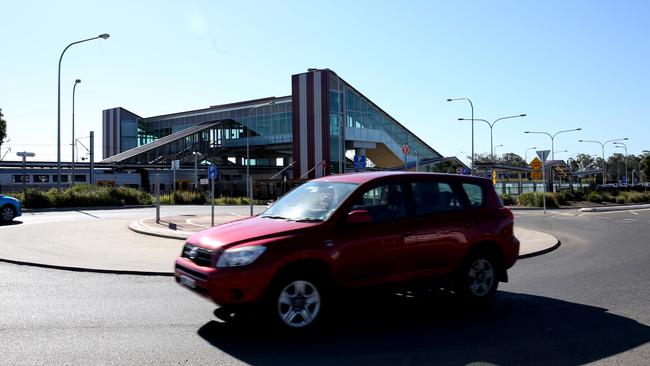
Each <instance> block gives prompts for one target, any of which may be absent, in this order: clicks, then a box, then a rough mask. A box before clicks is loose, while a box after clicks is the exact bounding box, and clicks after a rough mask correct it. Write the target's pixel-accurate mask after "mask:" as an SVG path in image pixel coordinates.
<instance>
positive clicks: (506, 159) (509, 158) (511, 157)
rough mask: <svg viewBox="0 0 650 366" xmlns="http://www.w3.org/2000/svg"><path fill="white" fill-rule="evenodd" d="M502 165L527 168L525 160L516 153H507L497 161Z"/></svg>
mask: <svg viewBox="0 0 650 366" xmlns="http://www.w3.org/2000/svg"><path fill="white" fill-rule="evenodd" d="M497 161H498V162H499V163H500V164H506V165H510V166H527V165H528V164H526V162H525V161H524V159H523V158H522V157H521V156H519V155H517V154H515V153H505V154H503V155H501V157H500V158H499V159H498V160H497Z"/></svg>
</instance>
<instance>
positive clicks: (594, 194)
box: [587, 192, 603, 203]
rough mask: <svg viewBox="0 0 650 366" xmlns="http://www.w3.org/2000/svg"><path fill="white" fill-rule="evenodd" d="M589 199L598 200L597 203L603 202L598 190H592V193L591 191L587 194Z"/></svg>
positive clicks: (591, 200)
mask: <svg viewBox="0 0 650 366" xmlns="http://www.w3.org/2000/svg"><path fill="white" fill-rule="evenodd" d="M587 199H588V200H589V201H590V202H596V203H600V202H603V199H602V197H601V196H600V194H598V192H591V193H589V195H588V196H587Z"/></svg>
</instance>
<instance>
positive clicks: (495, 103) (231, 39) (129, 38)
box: [0, 0, 650, 160]
mask: <svg viewBox="0 0 650 366" xmlns="http://www.w3.org/2000/svg"><path fill="white" fill-rule="evenodd" d="M0 9H2V21H1V22H0V47H1V48H0V50H1V51H0V108H2V109H3V113H4V114H5V119H6V120H7V121H8V134H9V137H10V138H11V141H10V142H9V143H8V144H7V145H4V146H3V149H2V153H4V152H5V151H6V150H7V148H8V147H11V148H12V152H11V153H10V154H8V155H7V159H12V160H16V159H17V157H16V156H15V152H16V151H22V150H28V151H29V150H31V151H34V152H36V154H37V157H36V159H37V160H56V85H57V80H56V78H57V63H58V58H59V55H60V54H61V51H62V50H63V48H64V47H65V46H66V45H67V44H68V43H70V42H73V41H76V40H80V39H83V38H87V37H92V36H96V35H98V34H100V33H110V35H111V38H110V39H108V40H106V41H104V40H96V41H92V42H88V43H84V44H81V45H76V46H73V47H72V48H70V49H69V50H68V51H67V52H66V54H65V57H64V60H63V66H62V142H63V147H62V156H63V159H64V160H69V159H70V146H69V144H70V140H71V103H72V102H71V100H72V86H73V83H74V80H75V79H77V78H79V79H82V83H81V84H80V85H79V86H78V87H77V94H76V104H77V106H76V114H75V116H76V118H75V120H76V131H77V133H76V135H77V136H78V137H84V136H88V131H90V130H94V131H95V134H96V141H97V145H98V146H97V154H96V160H100V159H101V153H100V151H101V150H100V148H101V146H100V145H101V130H102V128H101V111H102V110H103V109H106V108H111V107H116V106H122V107H125V108H127V109H129V110H131V111H132V112H135V113H137V114H139V115H141V116H143V117H148V116H153V115H159V114H165V113H172V112H178V111H185V110H190V109H196V108H205V107H207V106H209V105H214V104H221V103H228V102H234V101H240V100H246V99H253V98H259V97H265V96H272V95H275V96H281V95H289V94H290V93H291V83H290V75H292V74H295V73H299V72H303V71H305V70H306V69H307V68H310V67H318V68H326V67H327V68H330V69H332V70H334V71H336V72H337V73H338V74H339V75H340V76H341V77H343V78H344V79H346V80H347V81H348V82H350V83H351V84H352V85H354V86H355V87H356V88H357V89H359V90H360V91H361V92H362V93H364V94H365V95H366V96H367V97H369V98H370V99H372V100H373V101H374V102H375V103H376V104H378V105H379V106H381V107H382V108H383V109H384V110H385V111H387V112H388V113H390V114H391V115H392V116H393V117H394V118H396V119H397V120H398V121H400V122H401V123H402V124H404V125H405V126H407V127H408V128H409V129H411V130H412V131H413V132H415V133H416V134H417V135H419V136H420V137H421V138H422V139H423V140H424V141H426V142H427V143H428V144H429V145H431V146H432V147H433V148H434V149H436V150H438V151H439V152H440V153H441V154H443V155H446V156H451V155H458V156H459V157H461V156H464V155H468V154H469V152H470V149H471V140H470V123H469V122H458V121H457V118H458V117H470V113H469V112H470V110H469V105H468V104H467V103H464V102H455V103H447V102H446V101H445V100H446V98H449V97H470V98H471V99H472V101H473V102H474V107H475V117H476V118H484V119H488V120H494V119H496V118H499V117H502V116H507V115H512V114H520V113H527V114H528V117H526V118H520V119H512V120H505V121H500V122H499V123H498V124H497V125H496V126H495V127H494V144H495V145H500V144H503V145H504V146H503V147H501V148H498V149H497V153H498V154H502V153H504V152H514V153H517V154H519V155H522V156H523V155H524V152H525V151H526V149H527V148H529V147H533V146H537V147H538V148H540V149H542V148H544V149H546V148H548V149H550V139H549V138H548V137H545V136H542V135H526V134H524V133H523V131H524V130H542V131H548V132H554V131H558V130H563V129H569V128H574V127H582V128H583V131H581V132H580V133H567V134H562V135H559V136H558V137H557V138H556V141H555V149H556V151H559V150H565V149H567V150H569V152H568V153H563V154H557V156H556V158H559V159H567V158H568V157H570V156H573V155H575V154H577V153H580V152H585V153H589V154H598V155H599V156H600V153H601V148H600V146H598V145H597V144H585V143H582V144H581V143H578V142H577V140H578V139H585V140H601V141H604V140H608V139H614V138H621V137H629V138H630V141H628V146H629V153H630V154H639V153H641V151H642V150H644V149H650V124H649V123H648V122H649V116H650V112H648V111H647V110H646V106H648V102H649V101H650V92H649V90H650V89H649V88H648V86H649V84H650V83H649V82H650V71H649V70H650V68H649V67H648V65H649V61H650V47H649V46H650V37H649V35H650V22H649V21H648V15H649V14H650V2H647V1H624V0H623V1H609V2H603V1H599V2H594V1H444V2H443V1H403V0H402V1H377V0H375V1H350V0H346V1H337V0H328V1H281V0H276V1H132V0H131V1H110V2H106V1H60V2H59V1H54V2H53V1H28V0H24V1H3V3H2V6H1V8H0ZM475 128H476V130H475V133H476V138H475V143H476V145H475V150H476V152H477V153H483V152H485V153H487V152H488V151H489V146H490V140H489V136H490V135H489V128H488V127H487V125H486V124H485V123H482V122H477V123H476V126H475ZM82 142H84V143H85V144H87V142H88V140H87V139H85V140H84V139H83V138H82ZM614 152H623V150H622V149H616V148H614V147H613V146H612V145H611V144H610V145H609V146H608V148H607V150H606V155H610V154H612V153H614ZM531 154H532V153H529V159H530V157H531Z"/></svg>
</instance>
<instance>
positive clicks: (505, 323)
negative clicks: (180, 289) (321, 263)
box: [198, 291, 650, 365]
mask: <svg viewBox="0 0 650 366" xmlns="http://www.w3.org/2000/svg"><path fill="white" fill-rule="evenodd" d="M347 308H348V309H349V311H348V312H347V313H340V312H338V313H337V314H336V316H335V317H333V318H332V319H331V320H329V321H328V322H327V325H326V326H323V327H322V328H321V329H319V331H318V332H313V334H298V335H295V334H293V335H292V334H278V333H275V332H274V331H273V330H271V329H268V328H266V327H262V326H259V325H257V324H256V323H254V322H244V323H240V322H235V323H223V322H218V321H210V322H208V323H206V324H205V325H204V326H203V327H201V328H200V329H199V330H198V334H199V335H200V336H201V337H202V338H204V339H205V340H206V341H207V342H209V343H210V344H211V345H213V346H214V347H217V348H219V349H220V350H221V351H223V352H226V353H228V354H230V355H231V356H233V357H235V358H237V359H239V360H241V361H243V362H246V363H248V364H253V365H319V364H320V365H333V364H336V365H361V364H372V365H424V364H426V365H433V364H435V365H439V364H443V365H446V364H450V365H458V364H462V365H466V364H470V363H473V362H478V363H487V364H496V365H513V364H526V365H531V364H540V365H548V364H553V365H576V364H584V363H588V362H592V361H597V360H600V359H603V358H605V357H609V356H613V355H616V354H619V353H621V352H625V351H627V350H630V349H632V348H635V347H637V346H640V345H643V344H645V343H647V342H649V341H650V327H648V326H645V325H643V324H640V323H638V322H636V321H634V320H632V319H628V318H625V317H622V316H618V315H615V314H611V313H608V312H607V309H603V308H598V307H593V306H588V305H581V304H575V303H571V302H566V301H562V300H557V299H552V298H548V297H541V296H532V295H526V294H518V293H511V292H503V291H500V292H498V293H497V296H496V298H495V299H494V301H493V302H492V303H491V304H490V305H489V306H488V307H487V308H485V309H483V310H471V309H467V308H464V307H462V306H459V304H458V303H457V302H456V301H455V299H454V297H453V295H451V294H446V293H442V292H441V293H434V294H428V295H424V296H422V295H418V296H415V297H408V296H390V297H383V298H381V299H379V298H372V299H369V298H365V299H364V300H356V299H355V300H353V301H352V302H351V303H349V304H348V307H347Z"/></svg>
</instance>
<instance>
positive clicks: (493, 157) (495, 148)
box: [492, 144, 503, 160]
mask: <svg viewBox="0 0 650 366" xmlns="http://www.w3.org/2000/svg"><path fill="white" fill-rule="evenodd" d="M498 147H503V144H501V145H497V146H495V147H494V150H492V159H495V155H494V152H495V151H496V150H497V148H498ZM495 160H496V159H495Z"/></svg>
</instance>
